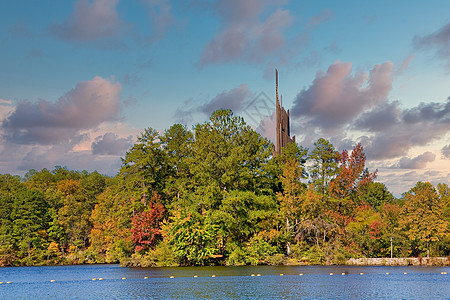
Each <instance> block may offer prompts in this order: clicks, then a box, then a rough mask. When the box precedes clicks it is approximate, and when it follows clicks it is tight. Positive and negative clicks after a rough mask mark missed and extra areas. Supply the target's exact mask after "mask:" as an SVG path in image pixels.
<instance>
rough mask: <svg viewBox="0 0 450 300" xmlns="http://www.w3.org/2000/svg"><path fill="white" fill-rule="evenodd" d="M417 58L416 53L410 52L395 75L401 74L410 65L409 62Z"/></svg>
mask: <svg viewBox="0 0 450 300" xmlns="http://www.w3.org/2000/svg"><path fill="white" fill-rule="evenodd" d="M414 58H415V55H414V54H410V55H409V56H408V57H407V58H406V59H405V60H404V61H403V62H402V64H401V65H400V67H399V68H398V69H397V70H396V71H395V75H401V74H402V73H403V72H404V71H405V70H406V69H407V68H408V66H409V63H410V62H411V61H412V60H413V59H414Z"/></svg>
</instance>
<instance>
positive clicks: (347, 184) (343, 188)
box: [330, 143, 377, 199]
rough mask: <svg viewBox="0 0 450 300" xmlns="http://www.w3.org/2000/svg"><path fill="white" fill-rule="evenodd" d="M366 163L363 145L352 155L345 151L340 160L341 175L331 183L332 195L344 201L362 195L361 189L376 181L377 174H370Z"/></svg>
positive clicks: (358, 145) (357, 146) (356, 147)
mask: <svg viewBox="0 0 450 300" xmlns="http://www.w3.org/2000/svg"><path fill="white" fill-rule="evenodd" d="M365 162H366V155H365V154H364V152H363V147H362V145H361V143H359V144H357V145H356V146H355V147H354V148H353V150H352V152H351V154H350V155H349V154H348V151H347V150H343V151H342V153H341V155H340V159H339V174H338V176H337V177H336V178H335V179H334V180H333V181H331V183H330V195H332V196H334V197H337V198H341V199H342V198H345V197H348V196H350V195H355V196H357V195H358V194H361V189H362V188H363V187H364V186H366V185H368V184H369V183H370V182H372V181H373V180H374V179H375V177H376V172H377V171H375V172H373V173H369V171H368V169H367V168H366V167H365Z"/></svg>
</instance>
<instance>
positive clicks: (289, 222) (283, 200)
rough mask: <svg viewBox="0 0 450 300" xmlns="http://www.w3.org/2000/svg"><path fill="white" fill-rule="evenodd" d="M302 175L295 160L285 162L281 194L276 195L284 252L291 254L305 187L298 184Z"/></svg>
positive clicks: (300, 168) (301, 170)
mask: <svg viewBox="0 0 450 300" xmlns="http://www.w3.org/2000/svg"><path fill="white" fill-rule="evenodd" d="M302 175H303V168H302V167H301V166H300V162H299V161H298V160H297V159H290V160H288V161H286V163H285V164H284V167H283V175H282V176H281V182H282V187H283V192H282V193H278V201H279V203H280V217H281V219H282V224H283V225H282V228H283V229H284V230H283V231H284V234H285V238H286V252H287V255H290V254H291V248H290V245H291V242H292V241H293V238H294V236H295V233H296V231H297V227H298V225H299V223H300V221H301V220H300V216H299V212H300V206H301V200H300V194H301V193H302V192H303V191H304V190H305V189H306V186H305V185H304V184H302V183H301V182H300V179H301V178H302Z"/></svg>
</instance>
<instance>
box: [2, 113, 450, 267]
mask: <svg viewBox="0 0 450 300" xmlns="http://www.w3.org/2000/svg"><path fill="white" fill-rule="evenodd" d="M272 152H273V145H272V144H271V142H270V141H269V140H267V139H265V138H263V137H261V136H260V135H259V134H258V133H257V132H255V131H254V130H253V129H252V128H251V127H250V126H249V125H247V124H246V123H245V122H244V120H243V119H242V118H241V117H238V116H234V115H233V113H232V112H231V111H230V110H219V111H216V112H214V113H213V114H212V116H211V118H210V120H209V121H207V122H205V123H202V124H197V125H195V126H194V127H193V129H192V130H188V129H187V128H186V127H185V126H182V125H179V124H175V125H172V126H171V127H170V128H169V129H167V130H166V131H165V132H164V133H162V134H159V133H158V132H157V131H156V130H154V129H151V128H147V129H145V130H144V131H143V132H142V133H141V134H140V136H139V137H138V139H137V142H136V143H135V144H134V145H133V146H132V147H131V148H130V149H129V150H128V152H127V153H126V155H125V157H124V158H122V167H121V169H120V171H119V172H118V174H117V175H116V176H114V177H108V176H104V175H101V174H99V173H98V172H92V173H89V172H86V171H81V172H80V171H71V170H67V169H66V168H62V167H56V168H55V169H54V170H52V171H49V170H47V169H43V170H41V171H36V170H30V171H29V172H28V173H27V174H26V175H25V176H24V177H23V178H21V177H19V176H12V175H9V174H5V175H0V266H10V265H16V266H18V265H42V264H75V263H121V264H123V265H128V266H192V265H244V264H252V265H256V264H342V263H345V261H346V260H347V259H348V258H351V257H355V258H357V257H389V256H390V251H391V241H392V245H393V248H392V251H393V255H394V257H409V256H427V255H432V256H447V255H450V230H449V229H450V197H449V195H450V188H449V186H448V185H447V184H445V183H442V184H438V185H437V186H433V185H432V184H430V183H428V182H417V184H416V185H415V186H414V187H413V188H411V189H410V190H409V191H407V192H405V193H404V194H403V195H402V197H400V198H398V199H397V198H395V197H394V196H393V195H392V193H391V192H389V190H388V189H387V188H386V186H385V185H384V184H382V183H379V182H375V181H374V180H375V178H376V171H375V172H369V170H368V169H367V168H366V167H365V161H366V157H365V154H364V150H363V147H362V146H361V144H357V145H356V146H354V148H353V149H351V151H346V150H344V151H343V152H338V151H337V150H336V149H335V148H334V146H333V145H332V143H330V141H328V140H325V139H319V140H317V141H316V142H315V143H314V148H313V149H312V150H309V149H306V148H304V147H302V146H300V145H298V144H296V143H291V144H288V145H287V146H286V147H285V148H284V149H283V151H282V154H281V155H277V156H273V155H272Z"/></svg>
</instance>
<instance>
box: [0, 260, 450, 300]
mask: <svg viewBox="0 0 450 300" xmlns="http://www.w3.org/2000/svg"><path fill="white" fill-rule="evenodd" d="M444 272H447V273H449V275H445V274H442V273H444ZM343 273H344V275H343ZM386 273H389V274H386ZM405 273H406V274H405ZM281 274H282V275H281ZM299 274H303V275H299ZM331 274H332V275H331ZM213 275H214V277H213ZM171 277H173V278H171ZM94 279H95V280H94ZM0 282H3V283H2V284H0V299H450V268H449V267H355V266H245V267H192V268H191V267H184V268H183V267H179V268H121V267H119V266H118V265H82V266H53V267H8V268H0ZM7 282H11V283H7Z"/></svg>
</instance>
